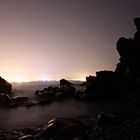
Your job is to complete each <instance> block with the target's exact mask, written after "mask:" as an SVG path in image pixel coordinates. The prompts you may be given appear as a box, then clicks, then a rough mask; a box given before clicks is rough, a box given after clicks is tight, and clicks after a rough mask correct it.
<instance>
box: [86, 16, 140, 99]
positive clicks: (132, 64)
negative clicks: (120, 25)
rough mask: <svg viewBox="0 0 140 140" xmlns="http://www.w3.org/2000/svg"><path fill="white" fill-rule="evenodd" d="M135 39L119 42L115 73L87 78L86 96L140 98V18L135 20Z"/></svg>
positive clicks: (99, 73)
mask: <svg viewBox="0 0 140 140" xmlns="http://www.w3.org/2000/svg"><path fill="white" fill-rule="evenodd" d="M134 24H135V26H136V29H137V31H136V33H135V34H134V38H129V39H127V38H125V37H121V38H120V39H119V40H118V41H117V44H116V46H117V51H118V53H119V55H120V59H119V61H120V62H119V63H118V64H117V66H116V69H115V71H99V72H96V76H89V77H87V78H86V83H87V84H86V89H85V93H84V95H88V96H91V95H92V97H94V98H95V97H100V98H102V97H103V98H111V99H112V97H113V98H114V97H115V98H116V97H117V96H118V97H119V98H120V97H123V98H128V96H129V98H130V99H131V100H133V99H134V98H137V99H138V98H139V99H140V95H139V94H138V92H139V91H140V88H139V87H140V62H139V61H140V18H134Z"/></svg>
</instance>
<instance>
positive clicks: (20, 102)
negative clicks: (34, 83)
mask: <svg viewBox="0 0 140 140" xmlns="http://www.w3.org/2000/svg"><path fill="white" fill-rule="evenodd" d="M28 101H29V98H28V97H25V96H16V97H13V98H12V99H11V106H14V105H24V104H25V103H26V102H28Z"/></svg>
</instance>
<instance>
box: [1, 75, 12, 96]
mask: <svg viewBox="0 0 140 140" xmlns="http://www.w3.org/2000/svg"><path fill="white" fill-rule="evenodd" d="M11 90H12V85H11V84H10V83H9V82H7V81H6V80H5V79H3V78H2V77H0V93H4V94H10V93H11Z"/></svg>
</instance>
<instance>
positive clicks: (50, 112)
mask: <svg viewBox="0 0 140 140" xmlns="http://www.w3.org/2000/svg"><path fill="white" fill-rule="evenodd" d="M50 85H56V86H59V83H58V82H47V83H46V82H39V83H36V82H35V83H20V84H16V83H14V84H13V92H14V94H15V95H24V96H28V97H29V98H30V99H32V98H34V92H35V90H37V89H39V90H41V89H43V88H45V87H48V86H50ZM77 89H78V90H83V89H84V88H83V87H80V86H77ZM125 109H126V106H125V105H122V103H115V102H114V101H110V102H108V101H107V102H101V101H100V102H99V101H94V102H92V101H90V102H84V101H80V100H76V99H72V98H67V99H65V100H63V101H61V102H60V101H55V102H52V103H51V104H47V105H44V106H33V107H30V108H27V107H17V108H11V109H4V108H0V129H3V130H13V129H20V128H26V127H37V126H38V125H40V124H45V123H47V121H48V120H50V119H52V118H56V117H61V118H62V117H88V118H89V117H92V118H97V115H98V113H99V112H102V111H107V112H110V111H113V112H115V111H120V110H125Z"/></svg>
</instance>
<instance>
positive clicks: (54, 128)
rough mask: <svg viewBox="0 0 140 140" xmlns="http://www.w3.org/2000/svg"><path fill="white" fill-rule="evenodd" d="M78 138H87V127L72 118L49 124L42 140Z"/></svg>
mask: <svg viewBox="0 0 140 140" xmlns="http://www.w3.org/2000/svg"><path fill="white" fill-rule="evenodd" d="M78 136H82V137H84V138H85V137H86V127H85V125H84V124H83V123H82V121H80V120H76V119H72V118H57V119H52V120H50V121H49V122H48V124H47V126H46V129H45V130H44V132H42V134H41V137H42V138H46V139H47V138H48V139H51V138H52V139H53V138H54V139H55V138H56V139H58V138H59V139H62V138H63V139H64V138H65V139H67V138H75V137H78Z"/></svg>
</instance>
